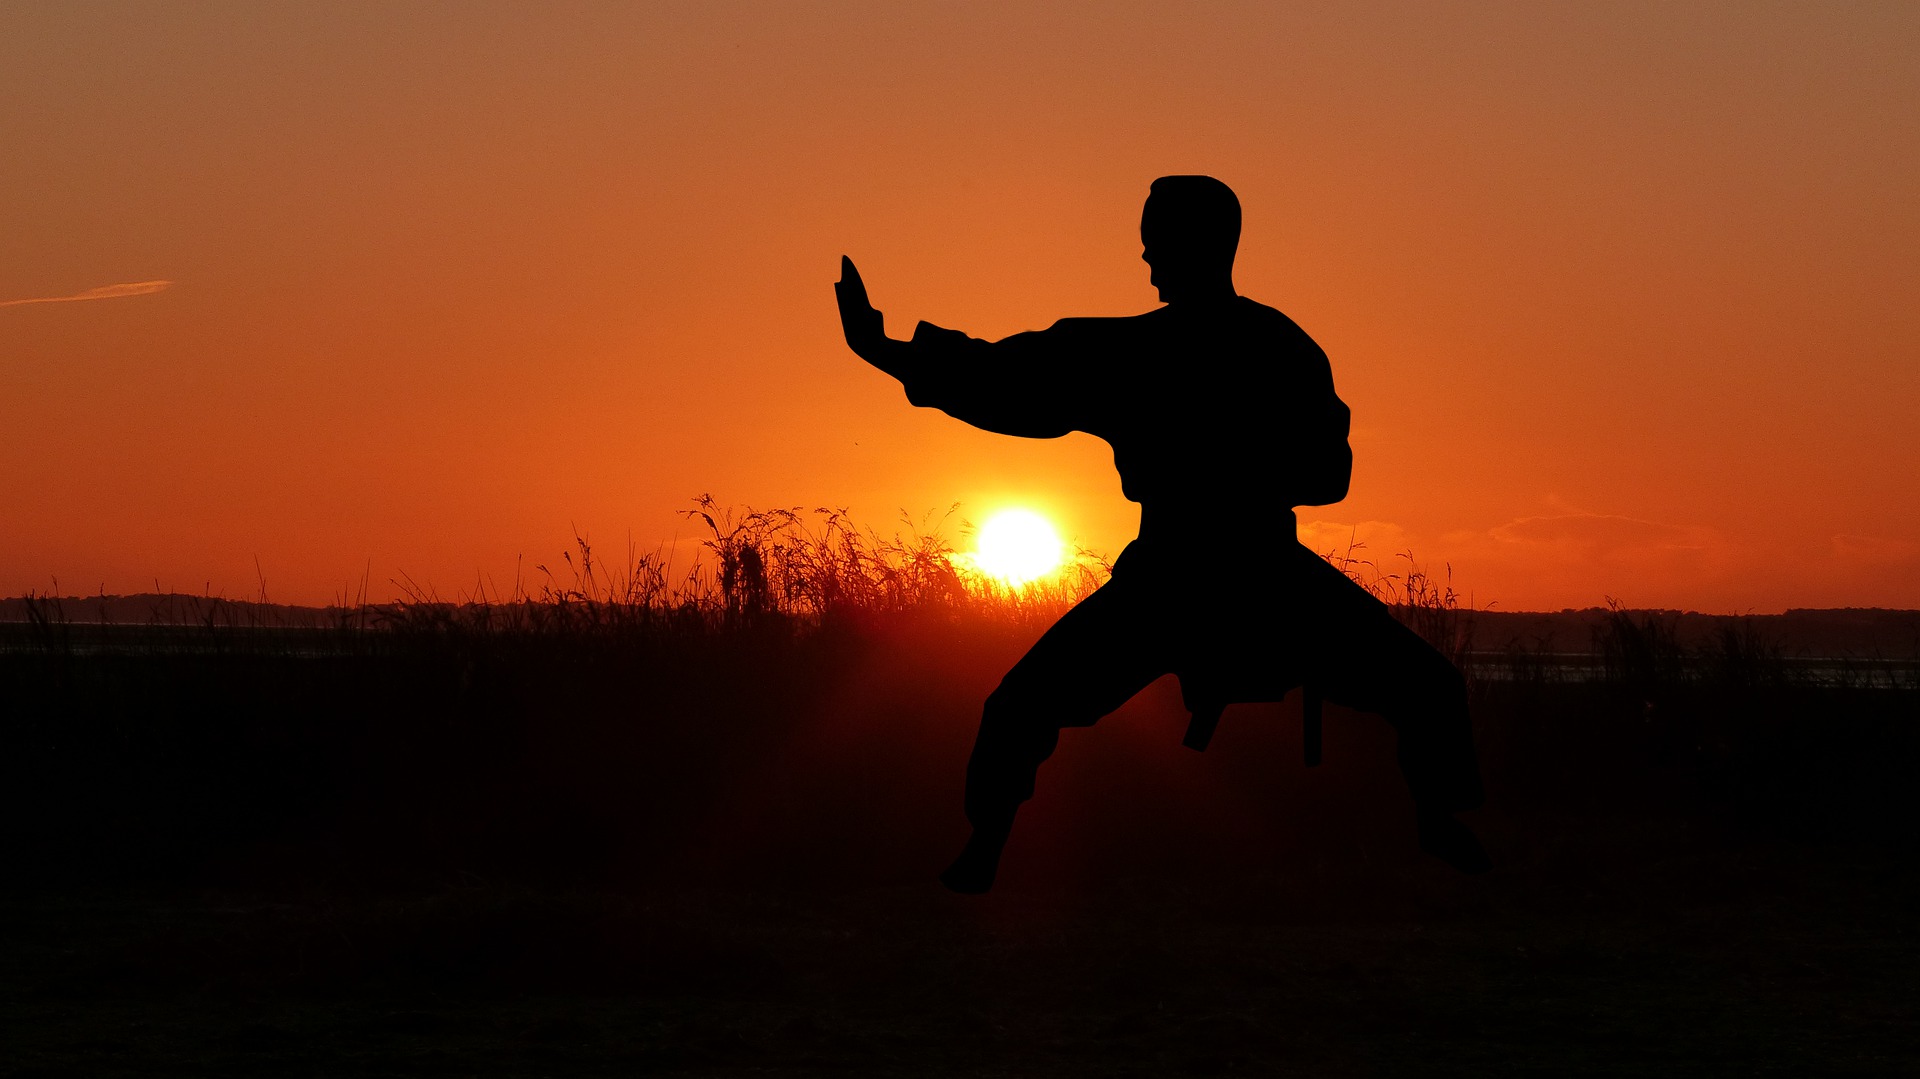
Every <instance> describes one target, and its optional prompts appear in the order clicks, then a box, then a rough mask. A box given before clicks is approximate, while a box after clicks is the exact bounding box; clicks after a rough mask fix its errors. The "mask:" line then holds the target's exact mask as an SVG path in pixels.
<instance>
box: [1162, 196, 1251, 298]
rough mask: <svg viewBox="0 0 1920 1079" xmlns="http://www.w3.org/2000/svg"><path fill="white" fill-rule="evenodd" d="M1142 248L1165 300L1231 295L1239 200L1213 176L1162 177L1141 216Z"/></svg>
mask: <svg viewBox="0 0 1920 1079" xmlns="http://www.w3.org/2000/svg"><path fill="white" fill-rule="evenodd" d="M1140 245H1141V248H1142V250H1141V252H1140V257H1141V258H1143V259H1145V260H1146V261H1147V265H1148V266H1150V267H1152V270H1153V275H1152V280H1153V284H1154V287H1155V288H1157V289H1159V290H1160V299H1161V300H1162V301H1165V302H1168V303H1172V302H1175V301H1178V300H1186V299H1207V298H1219V297H1221V296H1231V295H1233V253H1234V251H1235V250H1237V249H1238V248H1239V246H1240V200H1239V199H1237V198H1235V197H1234V194H1233V189H1232V188H1230V187H1228V186H1227V185H1226V184H1223V183H1221V182H1220V181H1218V180H1216V179H1214V178H1213V177H1211V176H1162V177H1160V178H1159V179H1158V180H1155V181H1154V182H1153V187H1152V189H1151V190H1150V191H1149V192H1148V193H1147V206H1146V209H1145V210H1143V211H1142V212H1141V214H1140Z"/></svg>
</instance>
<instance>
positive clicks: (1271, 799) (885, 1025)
mask: <svg viewBox="0 0 1920 1079" xmlns="http://www.w3.org/2000/svg"><path fill="white" fill-rule="evenodd" d="M937 636H938V637H939V640H938V641H937V642H935V644H936V645H937V646H930V644H929V641H928V640H925V639H920V638H916V637H914V636H913V635H906V636H904V637H899V638H888V640H887V642H885V643H882V644H875V643H874V642H872V641H871V640H865V639H862V640H859V641H853V640H851V639H840V640H837V641H836V640H834V639H832V638H830V637H829V638H826V639H822V640H816V641H814V642H812V643H809V644H804V645H796V644H793V643H791V642H784V641H782V642H774V643H764V642H763V643H761V644H752V643H749V644H746V645H742V644H740V642H738V641H735V642H731V643H729V644H728V645H727V646H726V647H725V648H724V649H722V650H721V651H720V652H719V653H715V652H714V651H713V649H711V648H708V649H707V651H706V652H704V653H701V655H700V656H695V655H693V654H692V653H690V652H687V651H685V650H684V648H683V650H682V651H679V652H677V653H672V654H664V653H663V652H662V650H661V649H660V648H658V647H652V646H650V647H649V649H647V650H646V651H645V652H644V654H637V655H636V654H623V655H619V656H610V655H607V654H604V653H598V652H595V651H594V649H592V648H582V647H580V646H579V644H578V642H572V643H569V644H568V645H567V647H566V648H565V649H563V650H560V651H559V652H555V651H553V650H552V649H550V648H548V647H547V646H537V647H532V646H530V647H531V651H529V650H527V649H526V648H521V647H520V646H515V649H514V650H507V649H505V648H504V646H502V645H499V644H497V643H496V644H484V645H480V646H476V645H474V642H471V641H468V642H460V641H451V642H441V644H440V645H435V646H433V647H431V648H429V647H425V646H409V649H408V650H406V651H405V652H404V653H403V654H401V655H398V656H388V657H386V658H384V659H382V658H378V657H374V658H369V657H366V656H357V657H350V658H348V659H342V660H339V661H334V660H327V659H315V658H312V657H308V658H303V659H297V660H296V659H291V658H287V657H273V656H260V655H253V654H248V653H246V652H245V651H244V650H238V651H235V652H230V653H229V654H227V655H225V656H223V657H215V658H208V657H199V658H183V657H180V656H171V657H164V658H160V657H147V658H145V659H142V658H139V657H118V658H115V657H91V658H88V657H79V656H66V657H64V658H60V657H53V656H38V657H22V656H11V657H0V674H4V675H5V677H6V682H5V685H6V686H7V688H8V690H9V697H10V699H11V700H12V702H13V703H14V705H15V708H14V710H13V711H12V714H11V717H10V718H9V719H8V720H7V723H8V729H7V734H6V739H7V744H6V745H5V746H3V747H0V749H4V752H5V754H6V757H5V760H6V763H5V764H4V765H0V769H4V771H0V780H4V782H5V792H4V799H5V800H4V805H3V808H4V810H5V816H4V825H3V827H4V834H0V839H4V842H5V848H4V850H5V854H6V863H7V865H8V867H9V875H8V877H7V878H6V885H5V888H4V890H3V891H0V904H3V905H4V908H5V909H4V911H3V912H0V1045H4V1046H5V1048H4V1050H3V1051H0V1073H4V1074H6V1075H10V1076H30V1075H31V1076H53V1075H62V1076H65V1075H72V1076H90V1077H93V1076H100V1077H105V1076H118V1075H195V1076H223V1075H301V1076H306V1075H316V1076H327V1075H450V1076H451V1075H553V1076H579V1075H703V1076H704V1075H719V1076H747V1075H846V1074H871V1075H900V1076H945V1075H969V1076H973V1075H978V1076H1000V1075H1005V1076H1029V1075H1088V1076H1105V1075H1190V1074H1191V1075H1208V1074H1222V1073H1234V1074H1250V1075H1306V1076H1311V1075H1334V1076H1344V1075H1380V1076H1401V1075H1435V1076H1444V1075H1475V1076H1478V1075H1487V1074H1552V1075H1609V1076H1612V1075H1622V1074H1633V1075H1676V1076H1679V1075H1685V1076H1697V1075H1775V1074H1778V1075H1809V1074H1812V1075H1876V1076H1879V1075H1885V1076H1898V1075H1914V1074H1920V940H1917V939H1916V932H1917V931H1916V926H1920V919H1916V915H1920V877H1917V876H1916V874H1915V873H1914V872H1913V868H1912V866H1913V857H1912V856H1913V853H1914V851H1915V844H1914V842H1913V835H1914V829H1913V826H1912V824H1913V821H1914V819H1915V815H1913V814H1911V813H1910V810H1911V809H1912V808H1913V806H1914V802H1915V798H1914V795H1913V793H1912V790H1911V789H1910V782H1909V779H1908V777H1909V776H1910V775H1911V765H1912V764H1913V761H1914V753H1913V741H1914V740H1913V730H1914V727H1913V721H1914V719H1915V712H1914V708H1913V701H1912V698H1911V695H1905V694H1893V695H1890V694H1880V693H1868V692H1865V691H1859V690H1852V691H1845V692H1843V691H1840V690H1821V691H1814V690H1810V689H1806V688H1804V687H1802V688H1800V689H1795V688H1793V687H1788V686H1781V685H1774V684H1766V685H1758V686H1754V687H1750V688H1749V689H1744V690H1743V689H1740V688H1738V687H1737V686H1735V685H1734V684H1733V683H1732V682H1723V683H1715V684H1712V685H1699V684H1690V685H1687V686H1680V685H1671V686H1669V685H1653V684H1636V683H1633V682H1632V681H1631V679H1630V678H1626V677H1624V676H1623V678H1622V679H1619V680H1616V681H1614V682H1612V683H1609V684H1608V685H1604V686H1600V685H1581V686H1570V685H1562V684H1555V683H1551V682H1541V683H1536V684H1513V685H1506V686H1500V687H1483V690H1482V694H1481V700H1480V703H1479V707H1478V713H1479V715H1480V717H1481V718H1480V730H1481V739H1482V743H1483V752H1484V754H1485V759H1486V761H1487V767H1488V776H1489V781H1490V788H1491V791H1492V800H1491V803H1490V805H1489V806H1488V808H1487V809H1485V810H1482V811H1480V812H1479V813H1478V814H1476V815H1475V816H1474V820H1475V823H1476V824H1477V825H1478V826H1479V827H1480V828H1481V830H1482V832H1483V834H1484V835H1485V837H1486V838H1487V840H1488V844H1489V847H1490V848H1491V849H1492V851H1493V853H1494V857H1495V859H1496V862H1497V863H1498V868H1497V869H1496V870H1495V872H1494V873H1493V874H1491V875H1489V876H1486V877H1481V878H1468V877H1462V876H1459V875H1457V874H1454V873H1452V872H1451V871H1450V870H1448V869H1446V868H1445V867H1444V866H1442V865H1440V864H1438V863H1436V862H1432V861H1431V860H1430V859H1426V858H1425V857H1424V856H1422V855H1420V854H1419V853H1418V851H1417V850H1415V849H1414V847H1413V843H1412V837H1411V823H1410V821H1409V820H1408V819H1407V818H1406V813H1405V804H1404V797H1405V796H1404V794H1403V793H1402V792H1401V791H1400V790H1399V788H1398V785H1397V778H1396V777H1395V775H1394V774H1393V770H1392V767H1391V763H1390V757H1391V743H1390V739H1389V737H1388V736H1387V734H1386V732H1385V731H1383V730H1381V729H1380V726H1379V724H1378V722H1377V721H1376V720H1372V719H1370V718H1368V717H1363V716H1354V715H1350V714H1347V713H1342V712H1340V711H1338V710H1330V711H1329V715H1328V732H1327V762H1326V764H1324V765H1323V766H1321V767H1320V768H1318V769H1314V770H1311V771H1309V770H1305V769H1303V768H1301V767H1300V765H1299V759H1298V754H1299V746H1298V743H1297V738H1298V727H1297V724H1298V720H1297V716H1296V714H1295V713H1294V712H1293V711H1292V706H1290V705H1288V706H1261V707H1243V708H1238V709H1235V710H1234V711H1231V712H1229V714H1228V717H1227V719H1226V722H1225V723H1224V724H1223V725H1222V728H1221V733H1220V736H1219V737H1218V738H1217V739H1216V741H1215V743H1214V747H1213V748H1212V749H1211V750H1210V751H1209V752H1208V753H1206V754H1204V755H1199V754H1193V753H1191V752H1190V751H1187V750H1184V749H1181V748H1180V747H1179V746H1178V740H1179V731H1180V722H1181V720H1182V718H1183V717H1182V716H1181V715H1179V714H1178V712H1177V708H1176V707H1175V705H1176V704H1177V696H1176V695H1175V693H1174V691H1173V689H1172V687H1171V685H1170V684H1166V683H1163V684H1161V685H1159V686H1156V687H1155V688H1154V690H1152V691H1150V692H1149V693H1148V694H1147V695H1145V697H1144V698H1143V699H1142V700H1141V701H1139V702H1137V703H1136V704H1135V705H1133V706H1130V707H1129V708H1128V709H1126V710H1124V711H1123V712H1121V713H1119V714H1117V715H1115V716H1113V717H1111V718H1110V719H1109V720H1108V721H1106V722H1104V723H1102V724H1101V725H1100V726H1099V727H1098V728H1095V729H1093V730H1089V731H1076V732H1069V734H1068V736H1067V737H1066V739H1065V740H1064V741H1063V744H1062V748H1061V752H1060V754H1059V755H1058V756H1057V757H1056V758H1055V760H1054V761H1053V762H1051V763H1049V765H1048V766H1047V769H1046V770H1044V771H1043V773H1042V777H1041V778H1042V788H1043V789H1042V793H1041V796H1040V797H1039V798H1038V799H1037V800H1036V802H1035V803H1033V805H1032V806H1030V807H1029V811H1028V813H1027V814H1026V815H1025V816H1024V817H1023V820H1022V822H1021V829H1020V831H1019V833H1018V834H1017V835H1016V837H1015V841H1014V844H1013V846H1012V848H1011V849H1010V851H1009V854H1008V863H1007V867H1006V870H1005V872H1004V874H1003V877H1002V881H1001V885H1000V887H999V888H997V889H996V891H995V892H994V893H993V894H992V895H990V896H988V897H984V898H960V897H955V896H950V895H948V894H946V893H944V892H943V891H941V890H940V889H939V888H938V886H937V885H936V884H935V883H934V882H933V879H932V878H933V874H934V873H935V872H936V871H937V870H938V869H939V867H940V865H941V864H942V863H943V861H944V859H945V857H946V856H948V855H949V854H951V853H952V851H953V850H954V849H955V848H957V846H958V843H959V841H960V839H961V838H962V836H963V834H964V831H963V828H964V826H963V825H962V823H961V822H960V821H959V820H958V814H957V809H956V804H957V800H958V783H959V770H960V767H961V762H962V760H963V759H964V753H965V748H966V744H967V741H968V739H969V737H970V733H971V731H970V728H971V724H972V717H973V713H974V709H975V707H976V703H977V701H978V700H979V699H980V697H981V696H983V695H984V693H985V690H986V689H987V688H989V687H990V686H991V684H992V680H993V677H994V675H995V673H996V672H997V670H998V669H999V667H1000V666H1001V665H1002V664H1003V663H1004V661H1005V660H1006V659H1007V658H1009V654H1010V653H1011V654H1017V651H1018V649H1019V647H1020V645H1021V643H1022V642H1021V641H1020V640H1018V639H1001V638H997V637H994V638H978V639H975V638H967V639H955V638H953V637H952V636H951V635H948V634H944V633H942V634H938V635H937ZM443 646H444V647H443ZM675 647H682V646H675ZM685 647H691V646H685ZM703 647H704V646H703ZM667 651H668V652H672V649H668V650H667ZM609 664H612V665H614V666H613V669H614V670H616V671H617V672H619V673H618V675H617V677H609V676H608V675H607V673H606V672H607V671H608V669H609ZM635 701H638V702H641V703H638V704H636V703H635Z"/></svg>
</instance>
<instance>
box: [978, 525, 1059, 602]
mask: <svg viewBox="0 0 1920 1079" xmlns="http://www.w3.org/2000/svg"><path fill="white" fill-rule="evenodd" d="M1064 550H1065V545H1064V544H1062V543H1061V542H1060V534H1059V533H1058V532H1055V531H1054V528H1053V525H1052V523H1050V522H1049V521H1048V520H1047V519H1046V518H1045V517H1042V516H1040V515H1039V514H1037V513H1035V512H1033V511H1032V510H1019V509H1015V510H1002V511H1000V512H999V513H996V514H994V515H993V516H992V517H990V518H988V519H987V523H986V524H984V525H981V526H980V534H979V535H978V536H976V537H975V538H974V553H973V561H974V565H977V566H979V567H980V568H981V569H982V570H984V571H985V572H987V573H989V574H991V575H992V576H995V577H998V578H999V579H1000V580H1002V581H1005V582H1006V583H1007V584H1010V585H1022V584H1026V583H1027V582H1029V581H1033V580H1037V579H1038V578H1041V577H1044V576H1046V575H1047V574H1049V573H1052V572H1053V571H1054V570H1055V569H1058V568H1059V566H1060V562H1061V556H1062V553H1063V552H1064Z"/></svg>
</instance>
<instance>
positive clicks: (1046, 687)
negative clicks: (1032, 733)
mask: <svg viewBox="0 0 1920 1079" xmlns="http://www.w3.org/2000/svg"><path fill="white" fill-rule="evenodd" d="M1165 608H1166V604H1165V603H1163V602H1161V601H1160V600H1159V599H1158V597H1156V595H1155V594H1154V593H1153V591H1152V590H1151V589H1149V588H1146V587H1143V586H1140V585H1137V584H1134V583H1130V582H1128V581H1127V580H1125V579H1124V578H1115V579H1114V580H1111V581H1108V582H1107V583H1106V584H1104V585H1102V586H1101V587H1100V588H1099V589H1097V590H1096V591H1095V592H1094V593H1093V594H1092V595H1090V596H1088V597H1087V598H1086V599H1084V600H1082V601H1080V602H1079V603H1078V604H1076V605H1075V606H1074V607H1073V609H1072V610H1070V611H1068V612H1067V613H1066V614H1064V615H1062V616H1061V618H1060V621H1058V622H1055V623H1054V624H1053V627H1052V628H1051V629H1048V630H1047V632H1046V633H1045V634H1043V635H1042V636H1041V637H1040V639H1039V640H1038V641H1037V642H1035V643H1034V646H1033V647H1032V648H1030V649H1028V650H1027V654H1026V655H1024V656H1022V657H1021V658H1020V662H1018V663H1016V664H1014V665H1013V669H1012V670H1010V671H1008V672H1007V674H1006V677H1005V678H1003V679H1001V681H1000V688H999V689H998V690H996V691H995V692H994V696H995V697H996V698H999V703H1000V704H1001V705H1002V706H1003V707H1005V706H1009V705H1017V706H1018V708H1019V710H1021V711H1026V710H1028V709H1033V710H1041V711H1044V712H1045V713H1047V719H1048V721H1049V722H1050V723H1052V724H1054V725H1057V726H1062V727H1084V726H1088V725H1090V724H1092V723H1094V722H1096V721H1098V720H1099V719H1100V717H1102V716H1104V715H1106V714H1107V713H1109V712H1111V711H1113V710H1114V709H1116V708H1118V707H1120V706H1121V705H1123V704H1125V703H1126V702H1127V700H1128V699H1129V698H1131V697H1132V696H1133V695H1134V694H1136V693H1138V692H1140V691H1141V690H1142V689H1145V688H1146V687H1147V685H1148V683H1151V682H1152V681H1153V680H1154V679H1156V678H1159V677H1160V676H1161V675H1164V674H1167V673H1170V672H1171V671H1172V670H1173V662H1172V658H1171V651H1172V642H1171V639H1170V637H1171V634H1170V632H1169V629H1170V627H1169V623H1170V621H1171V619H1170V617H1169V614H1168V612H1167V610H1166V609H1165Z"/></svg>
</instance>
